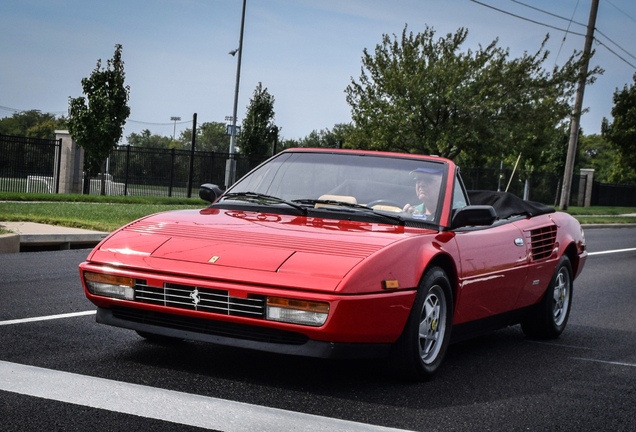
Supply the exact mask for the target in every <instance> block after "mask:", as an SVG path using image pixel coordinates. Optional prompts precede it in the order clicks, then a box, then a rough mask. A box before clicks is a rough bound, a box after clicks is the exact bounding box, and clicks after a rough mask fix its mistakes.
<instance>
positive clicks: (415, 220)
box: [212, 149, 449, 226]
mask: <svg viewBox="0 0 636 432" xmlns="http://www.w3.org/2000/svg"><path fill="white" fill-rule="evenodd" d="M448 172H449V165H448V162H447V161H445V160H443V159H438V158H429V157H425V156H408V155H399V154H395V155H394V154H386V153H380V152H378V153H372V152H355V151H324V150H323V151H320V150H316V151H310V150H306V149H303V150H291V151H290V150H287V151H284V152H281V153H279V154H278V155H276V156H274V157H272V158H270V159H269V160H267V161H266V162H264V163H263V164H261V165H259V166H258V167H257V168H255V169H254V170H252V171H250V172H249V173H248V174H247V175H246V176H244V177H243V178H241V179H240V180H239V181H238V182H236V183H235V184H234V185H233V186H232V187H230V188H229V189H228V190H227V191H226V192H225V193H224V194H223V195H222V196H221V197H220V198H219V199H218V200H217V201H216V202H215V203H214V204H213V205H212V206H213V207H215V208H228V209H233V210H246V211H258V212H264V213H267V212H269V213H277V214H286V213H289V214H299V207H301V208H302V209H303V210H300V214H302V215H303V216H308V217H322V218H329V219H340V220H355V221H364V222H374V223H386V224H394V225H413V224H415V225H420V224H424V225H427V226H430V225H435V226H439V225H440V217H441V214H442V208H443V205H444V195H445V191H446V184H447V178H448ZM422 177H423V178H424V180H422ZM416 179H418V180H417V183H418V184H422V183H428V184H430V186H429V191H428V192H427V193H424V192H422V191H421V190H420V189H417V188H416ZM259 197H260V198H259ZM421 197H425V199H426V200H425V201H424V200H423V199H419V200H418V198H421ZM423 201H424V203H423ZM407 204H408V205H409V206H410V209H408V211H406V210H407V207H409V206H407ZM431 210H432V211H431Z"/></svg>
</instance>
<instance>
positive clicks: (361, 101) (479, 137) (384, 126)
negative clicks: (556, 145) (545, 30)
mask: <svg viewBox="0 0 636 432" xmlns="http://www.w3.org/2000/svg"><path fill="white" fill-rule="evenodd" d="M434 35H435V32H434V31H433V29H432V28H429V27H426V29H425V30H424V32H423V33H418V34H416V35H414V34H413V33H412V32H411V33H408V32H407V28H406V27H405V28H404V30H403V32H402V36H401V38H400V39H398V37H397V36H395V35H393V38H392V39H391V38H390V37H389V36H388V35H384V36H383V39H382V43H381V44H379V45H377V46H376V48H375V51H374V52H373V54H370V53H369V52H368V51H367V50H366V49H365V50H364V55H363V57H362V70H361V76H360V78H359V81H355V80H354V79H353V78H352V80H351V84H350V85H349V86H348V87H347V88H346V90H345V92H346V94H347V102H348V103H349V105H350V106H351V112H352V119H353V129H352V131H351V133H349V134H348V135H347V146H348V147H349V146H350V147H353V148H368V149H375V150H390V151H400V152H408V153H421V154H436V155H440V156H443V157H447V158H451V159H457V160H458V161H459V162H461V163H462V164H466V165H473V166H475V165H482V164H483V163H484V162H486V161H488V160H490V161H493V160H500V159H501V155H502V154H504V155H506V156H508V157H509V158H510V159H513V160H514V159H516V157H517V155H518V154H519V153H523V156H524V160H525V165H526V167H528V166H530V167H531V166H534V165H538V164H539V163H540V161H541V158H542V155H544V154H545V151H544V149H545V148H546V147H548V146H549V145H550V144H551V143H553V142H554V141H555V140H557V141H558V140H560V139H561V130H562V126H563V124H564V123H567V122H569V118H570V115H571V112H572V108H571V106H570V103H571V100H572V97H573V95H574V93H575V90H576V81H577V77H578V74H579V70H580V64H581V61H582V56H581V54H580V53H578V54H577V53H575V54H573V55H572V57H570V59H569V60H568V61H567V62H566V63H565V64H564V65H563V66H562V67H560V68H559V67H557V66H555V67H554V68H553V70H552V72H547V71H546V70H545V69H544V68H543V64H544V62H545V60H546V58H547V56H548V51H546V50H545V44H546V42H547V37H546V39H545V40H544V41H543V43H542V44H541V46H540V48H539V50H538V51H537V52H536V53H535V54H534V55H530V54H528V53H524V55H523V56H522V57H520V58H517V59H509V52H508V50H504V49H502V48H500V47H497V42H498V41H497V40H494V41H493V42H492V43H490V44H489V45H488V46H486V47H485V48H484V47H482V46H479V49H477V50H476V51H474V52H473V51H471V50H467V51H466V52H465V53H463V52H460V47H461V45H462V44H463V43H464V41H465V40H466V37H467V35H468V31H467V30H466V29H463V28H460V29H459V30H458V31H457V32H456V33H455V34H448V35H446V37H443V38H439V39H438V40H434ZM601 72H602V71H601V70H600V69H599V68H595V69H593V70H591V71H590V72H589V74H588V76H587V80H588V82H590V83H591V82H592V81H593V80H594V78H593V77H594V75H595V74H598V73H601Z"/></svg>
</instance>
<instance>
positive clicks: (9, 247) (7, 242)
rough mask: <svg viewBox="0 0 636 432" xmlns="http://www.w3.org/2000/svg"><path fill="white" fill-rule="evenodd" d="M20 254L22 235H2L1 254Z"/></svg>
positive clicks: (0, 237) (0, 242)
mask: <svg viewBox="0 0 636 432" xmlns="http://www.w3.org/2000/svg"><path fill="white" fill-rule="evenodd" d="M18 252H20V234H15V233H12V234H2V235H0V254H7V253H18Z"/></svg>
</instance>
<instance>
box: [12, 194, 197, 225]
mask: <svg viewBox="0 0 636 432" xmlns="http://www.w3.org/2000/svg"><path fill="white" fill-rule="evenodd" d="M201 202H202V203H203V201H201ZM203 207H205V206H204V205H192V204H190V205H188V204H128V203H125V204H123V203H93V202H0V221H22V222H37V223H44V224H49V225H60V226H66V227H73V228H84V229H90V230H96V231H107V232H111V231H114V230H116V229H117V228H119V227H121V226H123V225H125V224H127V223H129V222H132V221H134V220H136V219H139V218H140V217H143V216H147V215H149V214H153V213H159V212H163V211H168V210H177V209H183V208H187V209H200V208H203Z"/></svg>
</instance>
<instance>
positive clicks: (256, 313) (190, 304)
mask: <svg viewBox="0 0 636 432" xmlns="http://www.w3.org/2000/svg"><path fill="white" fill-rule="evenodd" d="M135 301H137V302H139V303H146V304H153V305H158V306H169V307H174V308H178V309H186V310H196V311H201V312H211V313H216V314H222V315H231V316H241V317H250V318H264V317H265V296H256V295H253V296H248V298H239V297H231V296H230V295H229V293H228V292H227V291H224V290H217V289H209V288H201V287H196V286H189V285H179V284H172V283H164V285H163V287H153V286H149V285H148V284H147V283H146V281H145V280H139V279H138V280H136V281H135Z"/></svg>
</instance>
